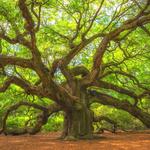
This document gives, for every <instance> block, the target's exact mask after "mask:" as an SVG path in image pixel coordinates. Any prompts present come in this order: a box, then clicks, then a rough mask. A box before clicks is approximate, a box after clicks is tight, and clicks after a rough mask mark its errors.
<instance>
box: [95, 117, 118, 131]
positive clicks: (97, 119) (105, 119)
mask: <svg viewBox="0 0 150 150" xmlns="http://www.w3.org/2000/svg"><path fill="white" fill-rule="evenodd" d="M93 121H94V122H101V121H106V122H108V123H110V124H112V125H113V131H112V132H113V133H115V131H116V130H117V122H115V121H114V120H112V119H110V118H108V117H106V116H95V117H94V120H93Z"/></svg>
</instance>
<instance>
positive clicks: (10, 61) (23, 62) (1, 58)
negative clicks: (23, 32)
mask: <svg viewBox="0 0 150 150" xmlns="http://www.w3.org/2000/svg"><path fill="white" fill-rule="evenodd" d="M0 65H1V66H3V67H4V66H6V65H17V66H20V67H23V68H30V69H34V67H33V62H32V60H31V59H24V58H20V57H15V56H6V55H2V54H0Z"/></svg>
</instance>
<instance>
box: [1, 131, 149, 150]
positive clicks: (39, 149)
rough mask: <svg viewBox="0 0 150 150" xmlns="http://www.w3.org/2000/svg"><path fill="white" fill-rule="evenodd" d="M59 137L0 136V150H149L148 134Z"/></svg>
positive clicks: (39, 135) (55, 135) (57, 135)
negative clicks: (61, 138)
mask: <svg viewBox="0 0 150 150" xmlns="http://www.w3.org/2000/svg"><path fill="white" fill-rule="evenodd" d="M59 135H60V134H59V133H48V134H38V135H33V136H29V135H24V136H4V135H0V150H150V132H140V133H139V132H138V133H117V134H112V133H104V134H101V135H100V138H99V139H96V140H80V141H61V140H58V139H57V138H58V137H59Z"/></svg>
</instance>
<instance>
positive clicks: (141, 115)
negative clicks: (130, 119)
mask: <svg viewBox="0 0 150 150" xmlns="http://www.w3.org/2000/svg"><path fill="white" fill-rule="evenodd" d="M88 93H89V99H91V103H93V102H97V103H100V104H103V105H107V106H113V107H115V108H117V109H122V110H124V111H126V112H128V113H130V114H131V115H132V116H134V117H136V118H138V119H139V120H140V121H141V122H143V124H144V125H145V126H146V127H148V128H150V115H149V114H148V113H146V112H143V111H142V110H141V109H140V108H138V107H137V106H136V107H135V106H134V105H132V104H131V103H129V102H128V101H127V100H119V99H117V98H114V97H112V96H109V95H107V94H102V93H100V92H97V91H95V90H92V91H91V90H89V92H88Z"/></svg>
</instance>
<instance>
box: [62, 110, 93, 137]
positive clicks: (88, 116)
mask: <svg viewBox="0 0 150 150" xmlns="http://www.w3.org/2000/svg"><path fill="white" fill-rule="evenodd" d="M92 122H93V116H92V113H91V111H90V110H89V109H88V108H87V107H83V108H82V109H80V110H72V111H68V112H66V114H65V119H64V132H63V138H64V139H66V140H74V139H90V138H92V137H93V135H92V133H93V128H92Z"/></svg>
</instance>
